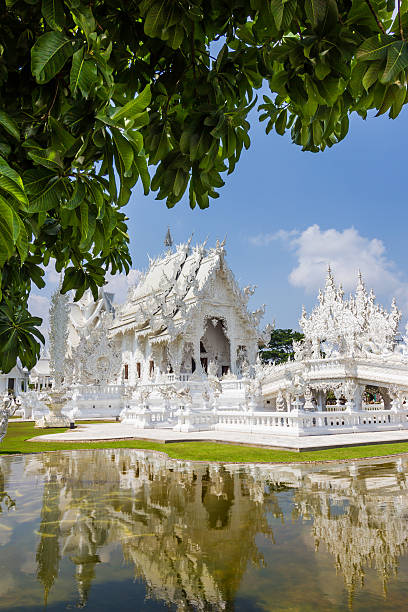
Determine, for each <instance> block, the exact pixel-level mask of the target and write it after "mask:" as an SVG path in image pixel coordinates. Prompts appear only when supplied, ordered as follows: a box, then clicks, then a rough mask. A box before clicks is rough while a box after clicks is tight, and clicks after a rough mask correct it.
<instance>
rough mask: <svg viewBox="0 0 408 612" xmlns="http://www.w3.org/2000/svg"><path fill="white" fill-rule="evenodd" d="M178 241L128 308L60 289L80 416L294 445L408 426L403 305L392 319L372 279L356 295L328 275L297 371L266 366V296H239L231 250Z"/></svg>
mask: <svg viewBox="0 0 408 612" xmlns="http://www.w3.org/2000/svg"><path fill="white" fill-rule="evenodd" d="M171 245H172V241H171V237H170V238H169V240H168V241H167V246H168V247H169V248H168V250H167V252H166V253H165V254H164V255H162V256H161V257H158V258H156V259H153V260H150V265H149V268H148V270H147V272H146V274H145V275H144V276H143V277H142V279H141V280H140V282H139V284H138V285H137V286H134V287H132V288H131V289H130V290H129V293H128V297H127V299H126V301H125V303H124V304H123V305H122V306H118V305H115V304H114V303H113V296H112V295H111V294H106V293H104V292H103V290H101V291H100V295H99V299H98V300H97V301H96V302H94V300H93V298H92V296H91V294H90V293H89V292H88V293H85V294H84V296H83V297H82V299H81V300H79V302H77V303H73V304H70V305H68V303H67V298H66V297H64V296H60V294H59V293H58V292H57V293H56V296H55V298H54V299H53V310H52V312H51V327H52V329H55V330H56V332H55V333H54V334H53V335H52V337H51V339H52V343H53V346H52V348H51V363H52V364H53V366H52V367H53V376H54V380H55V381H57V382H58V381H59V382H58V385H59V386H60V387H61V389H60V395H61V393H62V392H64V393H65V396H64V397H65V399H66V402H65V404H66V405H65V408H64V409H63V411H64V412H65V413H66V414H67V415H69V417H70V419H71V420H74V419H81V418H90V419H92V418H98V417H100V418H102V417H105V418H106V417H109V418H112V417H117V418H120V420H122V421H123V422H124V423H126V424H132V425H134V426H135V428H136V429H138V430H140V429H154V428H172V429H174V430H176V431H194V430H196V431H197V430H223V431H240V432H250V433H262V434H268V433H270V434H275V435H291V436H305V435H316V434H323V433H348V432H356V431H371V430H374V431H379V430H392V429H402V428H408V404H407V403H406V401H407V398H408V339H407V336H405V337H404V338H403V339H402V341H401V342H397V338H398V325H399V322H400V318H401V313H400V311H399V310H398V308H397V306H396V304H395V301H393V303H392V306H391V309H390V311H387V310H385V309H384V308H383V307H381V306H379V305H378V304H376V301H375V296H374V294H373V292H370V293H368V292H367V291H366V289H365V286H364V283H363V281H362V278H361V275H360V276H359V279H358V285H357V289H356V293H355V295H354V296H350V297H349V298H348V299H346V298H345V296H344V294H343V291H342V289H341V287H340V288H337V287H336V285H335V282H334V279H333V276H332V274H331V271H330V270H329V273H328V277H327V281H326V285H325V288H324V291H323V292H320V293H319V296H318V304H317V306H316V307H315V309H314V310H313V311H312V313H311V314H310V315H309V316H308V315H307V314H306V312H305V311H303V312H302V316H301V319H300V327H301V329H302V331H303V332H304V335H305V337H304V340H302V341H301V342H299V343H296V346H295V361H292V362H289V363H285V364H282V365H272V364H267V365H264V364H262V363H261V361H260V359H259V357H258V350H259V349H258V347H259V343H260V342H262V341H264V340H265V339H268V335H269V334H270V331H271V328H270V326H268V328H267V329H266V330H265V331H264V332H263V333H261V332H260V331H259V329H258V328H259V323H260V319H261V317H262V315H263V313H264V307H262V308H260V309H258V310H257V311H255V312H250V311H249V310H248V306H247V304H248V300H249V298H250V296H251V295H252V294H253V292H254V287H251V286H248V287H246V288H244V289H243V290H241V289H240V288H239V287H238V285H237V283H236V281H235V279H234V276H233V274H232V272H231V270H230V269H229V267H228V265H227V263H226V253H225V245H224V243H219V242H217V244H216V246H215V247H214V248H210V249H208V248H206V245H205V244H199V245H196V246H194V247H193V246H192V245H191V240H190V241H188V242H187V243H185V244H181V245H179V246H177V247H176V248H175V249H172V248H171ZM367 385H369V386H370V387H373V386H374V387H375V388H376V391H377V392H376V398H377V400H378V401H376V403H374V404H372V403H371V404H368V403H366V402H365V390H366V387H367ZM329 392H332V393H331V394H329ZM333 394H334V397H335V398H336V399H335V403H333V402H332V401H331V400H330V397H333ZM31 401H32V402H33V401H34V400H33V398H31ZM38 401H40V402H41V397H40V398H38V399H37V404H38ZM61 401H62V400H61ZM34 403H35V402H34ZM48 403H49V402H48ZM47 405H48V404H47ZM37 408H38V405H37Z"/></svg>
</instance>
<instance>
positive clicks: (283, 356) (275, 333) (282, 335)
mask: <svg viewBox="0 0 408 612" xmlns="http://www.w3.org/2000/svg"><path fill="white" fill-rule="evenodd" d="M303 338H304V335H303V334H302V333H301V332H297V331H295V330H293V329H274V330H272V332H271V338H270V340H269V342H268V343H267V344H266V345H265V346H264V347H263V348H262V350H261V359H262V361H272V362H275V363H285V361H290V360H291V359H293V357H294V354H295V353H294V350H293V341H294V340H295V341H296V342H299V340H303Z"/></svg>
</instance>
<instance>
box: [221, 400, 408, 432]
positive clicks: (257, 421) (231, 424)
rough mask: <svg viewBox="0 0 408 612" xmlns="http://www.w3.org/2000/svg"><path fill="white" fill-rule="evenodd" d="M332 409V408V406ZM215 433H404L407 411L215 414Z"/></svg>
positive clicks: (407, 426) (224, 412)
mask: <svg viewBox="0 0 408 612" xmlns="http://www.w3.org/2000/svg"><path fill="white" fill-rule="evenodd" d="M333 407H334V406H333ZM217 417H218V418H217V423H216V424H215V429H217V430H225V431H243V432H244V431H245V432H253V433H255V432H258V433H265V434H268V433H276V434H290V433H293V434H296V435H301V436H302V435H319V434H325V433H326V434H330V433H350V432H357V431H384V430H392V429H408V410H403V411H399V412H393V411H391V410H376V411H373V412H371V411H367V412H366V411H358V412H346V411H344V410H340V411H332V412H309V413H306V412H262V413H261V412H258V413H256V412H254V413H248V412H243V411H235V412H234V411H228V412H227V411H218V413H217Z"/></svg>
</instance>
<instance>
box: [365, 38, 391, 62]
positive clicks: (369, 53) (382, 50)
mask: <svg viewBox="0 0 408 612" xmlns="http://www.w3.org/2000/svg"><path fill="white" fill-rule="evenodd" d="M394 42H395V40H394V39H393V38H391V36H371V37H370V38H367V40H365V41H364V42H363V44H362V45H361V46H360V47H359V48H358V49H357V53H356V57H357V59H358V60H359V61H363V62H369V61H373V60H379V59H385V58H386V57H387V51H388V49H389V47H391V46H392V45H393V44H394Z"/></svg>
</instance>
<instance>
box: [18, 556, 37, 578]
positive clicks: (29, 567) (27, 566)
mask: <svg viewBox="0 0 408 612" xmlns="http://www.w3.org/2000/svg"><path fill="white" fill-rule="evenodd" d="M20 570H21V571H22V572H23V574H35V573H36V572H37V562H36V559H35V553H34V552H31V551H28V552H26V554H25V560H24V563H23V565H22V566H21V567H20Z"/></svg>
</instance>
